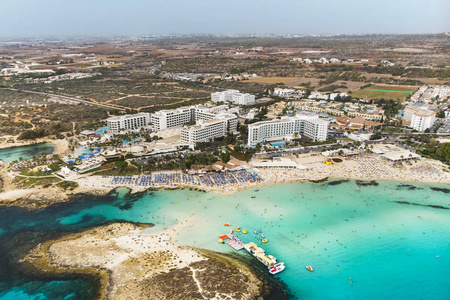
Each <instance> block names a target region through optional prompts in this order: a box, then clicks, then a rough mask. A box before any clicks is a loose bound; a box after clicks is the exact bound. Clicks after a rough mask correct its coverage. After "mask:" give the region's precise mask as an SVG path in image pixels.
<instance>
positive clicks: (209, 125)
mask: <svg viewBox="0 0 450 300" xmlns="http://www.w3.org/2000/svg"><path fill="white" fill-rule="evenodd" d="M236 129H237V116H235V115H232V114H228V115H225V114H223V115H218V116H216V118H215V119H212V120H206V121H205V120H198V121H197V124H196V125H194V126H186V127H185V128H183V129H182V130H181V141H183V142H185V143H188V144H189V145H195V143H198V142H208V141H210V140H211V139H214V138H216V137H221V136H224V135H226V133H227V132H228V131H235V130H236Z"/></svg>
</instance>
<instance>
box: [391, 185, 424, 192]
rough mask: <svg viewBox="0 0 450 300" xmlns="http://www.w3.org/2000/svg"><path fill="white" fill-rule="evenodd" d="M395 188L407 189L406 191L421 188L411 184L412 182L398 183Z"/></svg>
mask: <svg viewBox="0 0 450 300" xmlns="http://www.w3.org/2000/svg"><path fill="white" fill-rule="evenodd" d="M397 190H408V191H415V190H421V188H419V187H417V186H415V185H412V184H399V185H397Z"/></svg>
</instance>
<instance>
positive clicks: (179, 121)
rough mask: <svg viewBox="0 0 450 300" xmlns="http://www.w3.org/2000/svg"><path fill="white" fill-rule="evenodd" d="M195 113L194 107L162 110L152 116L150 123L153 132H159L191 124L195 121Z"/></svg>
mask: <svg viewBox="0 0 450 300" xmlns="http://www.w3.org/2000/svg"><path fill="white" fill-rule="evenodd" d="M194 113H195V112H194V111H193V109H192V107H181V108H177V109H170V110H160V111H157V112H155V113H153V114H151V115H150V122H151V123H152V125H153V130H154V131H156V132H158V131H161V130H165V129H168V128H173V127H178V126H182V125H184V124H186V123H189V122H191V121H192V120H194V119H195V116H194Z"/></svg>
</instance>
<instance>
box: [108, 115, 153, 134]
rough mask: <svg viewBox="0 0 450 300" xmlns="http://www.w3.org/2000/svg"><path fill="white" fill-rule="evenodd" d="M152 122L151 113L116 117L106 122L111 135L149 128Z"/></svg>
mask: <svg viewBox="0 0 450 300" xmlns="http://www.w3.org/2000/svg"><path fill="white" fill-rule="evenodd" d="M149 121H150V114H149V113H138V114H134V115H123V116H114V117H111V118H108V119H107V120H106V123H107V127H108V130H109V131H110V132H111V133H119V132H120V131H126V130H136V129H139V128H142V127H147V126H148V125H149Z"/></svg>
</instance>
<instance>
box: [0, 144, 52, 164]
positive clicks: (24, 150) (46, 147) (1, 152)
mask: <svg viewBox="0 0 450 300" xmlns="http://www.w3.org/2000/svg"><path fill="white" fill-rule="evenodd" d="M53 151H55V146H54V145H53V144H51V143H46V144H39V145H32V146H23V147H16V148H8V149H0V159H1V160H3V161H4V162H12V161H14V160H17V161H18V160H19V158H20V157H22V158H23V160H27V159H30V158H33V156H39V155H41V154H42V153H45V154H51V153H53Z"/></svg>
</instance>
